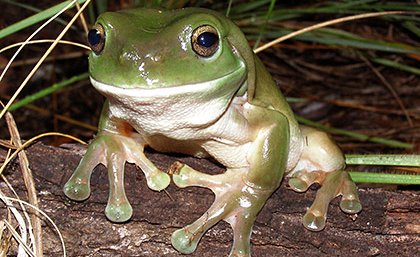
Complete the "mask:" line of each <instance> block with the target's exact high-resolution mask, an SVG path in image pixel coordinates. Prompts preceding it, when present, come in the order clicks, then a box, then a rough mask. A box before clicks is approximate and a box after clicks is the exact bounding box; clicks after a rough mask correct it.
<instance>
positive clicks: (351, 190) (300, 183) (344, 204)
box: [289, 170, 362, 231]
mask: <svg viewBox="0 0 420 257" xmlns="http://www.w3.org/2000/svg"><path fill="white" fill-rule="evenodd" d="M314 183H319V184H321V188H320V189H319V190H318V192H317V194H316V198H315V200H314V202H313V204H312V206H311V207H310V208H309V209H308V210H307V212H306V214H305V215H304V216H303V219H302V223H303V225H304V226H305V227H306V228H307V229H309V230H312V231H320V230H322V229H323V228H324V227H325V221H326V219H327V211H328V206H329V204H330V201H331V200H332V199H333V198H335V197H337V196H339V195H341V196H342V198H341V201H340V208H341V210H342V211H343V212H345V213H349V214H355V213H358V212H360V211H361V209H362V205H361V203H360V200H359V197H358V194H357V187H356V185H355V184H354V182H353V181H352V180H351V178H350V176H349V174H348V173H347V172H346V171H343V170H338V171H333V172H306V171H301V172H298V173H296V174H295V175H294V176H293V177H292V178H290V180H289V186H290V187H291V188H292V189H293V190H294V191H296V192H305V191H306V190H307V189H308V188H309V187H310V186H311V185H312V184H314Z"/></svg>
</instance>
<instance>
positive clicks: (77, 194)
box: [63, 180, 90, 201]
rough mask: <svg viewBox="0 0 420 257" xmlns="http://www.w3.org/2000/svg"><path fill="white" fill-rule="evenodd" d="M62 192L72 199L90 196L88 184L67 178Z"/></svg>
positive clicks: (84, 198) (83, 198) (77, 199)
mask: <svg viewBox="0 0 420 257" xmlns="http://www.w3.org/2000/svg"><path fill="white" fill-rule="evenodd" d="M63 191H64V194H65V195H66V196H67V197H68V198H70V199H72V200H74V201H84V200H86V199H88V198H89V196H90V186H89V184H85V183H78V182H77V181H74V180H69V181H67V183H66V184H65V185H64V189H63Z"/></svg>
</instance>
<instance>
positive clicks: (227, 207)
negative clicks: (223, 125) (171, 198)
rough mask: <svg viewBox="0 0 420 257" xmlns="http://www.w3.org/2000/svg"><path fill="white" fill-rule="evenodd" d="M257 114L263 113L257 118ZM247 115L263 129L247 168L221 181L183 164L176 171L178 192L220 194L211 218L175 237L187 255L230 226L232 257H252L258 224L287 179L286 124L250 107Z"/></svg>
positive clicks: (278, 116)
mask: <svg viewBox="0 0 420 257" xmlns="http://www.w3.org/2000/svg"><path fill="white" fill-rule="evenodd" d="M256 109H258V110H259V112H254V111H255V110H256ZM254 113H255V115H254ZM257 113H258V114H257ZM245 115H246V118H247V119H248V121H249V122H250V123H251V124H258V128H255V129H256V131H257V133H256V138H255V140H254V141H253V143H252V144H251V149H250V151H249V152H248V156H247V160H248V162H249V166H248V167H242V168H229V167H228V168H227V170H226V172H225V173H224V174H220V175H207V174H203V173H201V172H198V171H195V170H193V169H192V168H190V167H188V166H187V165H183V164H180V163H175V164H174V165H173V166H172V167H171V170H172V172H173V173H174V175H173V179H174V182H175V184H176V185H178V186H179V187H187V186H201V187H207V188H209V189H211V190H212V191H213V193H214V194H215V201H214V203H213V204H212V206H211V207H210V208H209V209H208V211H207V212H206V213H204V214H203V215H202V216H201V217H200V218H199V219H198V220H197V221H195V222H194V223H192V224H190V225H188V226H186V227H184V228H182V229H179V230H177V231H175V232H174V233H173V235H172V244H173V246H174V247H175V248H176V249H177V250H178V251H180V252H182V253H192V252H193V251H194V250H195V249H196V247H197V244H198V242H199V241H200V239H201V237H202V236H203V235H204V233H206V231H207V230H208V229H209V228H211V227H212V226H213V225H215V224H216V223H218V222H219V221H220V220H225V221H226V222H228V223H229V224H230V225H231V226H232V229H233V234H234V242H233V246H232V250H231V253H230V256H250V236H251V232H252V226H253V224H254V221H255V219H256V217H257V215H258V213H259V211H260V210H261V208H262V207H263V206H264V204H265V202H266V200H267V198H268V197H269V196H270V195H271V194H272V193H273V191H274V190H275V189H276V188H277V187H278V186H279V185H280V182H281V180H282V177H283V173H284V170H285V166H286V162H287V150H288V144H289V133H288V122H287V119H286V118H285V117H284V116H283V115H282V114H280V113H278V112H276V111H272V110H267V109H263V108H260V107H257V106H249V110H248V112H247V113H245ZM256 126H257V125H256Z"/></svg>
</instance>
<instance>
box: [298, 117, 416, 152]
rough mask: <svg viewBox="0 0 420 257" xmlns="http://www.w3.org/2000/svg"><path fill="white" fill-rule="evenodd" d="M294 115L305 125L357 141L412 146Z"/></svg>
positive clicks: (399, 146)
mask: <svg viewBox="0 0 420 257" xmlns="http://www.w3.org/2000/svg"><path fill="white" fill-rule="evenodd" d="M295 117H296V119H297V120H298V121H299V122H300V123H302V124H305V125H308V126H311V127H314V128H318V129H320V130H323V131H326V132H328V133H331V134H336V135H343V136H347V137H350V138H354V139H357V140H359V141H367V142H372V143H377V144H382V145H386V146H391V147H396V148H405V149H411V148H413V145H412V144H408V143H404V142H400V141H397V140H392V139H386V138H381V137H370V136H367V135H363V134H360V133H356V132H352V131H347V130H344V129H338V128H332V127H328V126H325V125H322V124H320V123H317V122H314V121H311V120H308V119H305V118H303V117H301V116H298V115H296V116H295Z"/></svg>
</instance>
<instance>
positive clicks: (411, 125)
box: [360, 54, 414, 127]
mask: <svg viewBox="0 0 420 257" xmlns="http://www.w3.org/2000/svg"><path fill="white" fill-rule="evenodd" d="M360 58H361V59H362V61H363V62H364V63H366V65H367V66H369V68H370V69H371V70H372V71H373V73H374V74H375V75H376V77H378V79H379V80H380V81H381V82H382V83H383V84H384V85H385V87H386V88H387V89H388V90H389V91H390V92H391V94H392V96H393V97H394V98H395V100H396V101H397V103H398V105H399V106H400V108H401V110H402V111H403V112H404V115H405V117H406V119H407V122H408V124H409V125H410V127H413V126H414V124H413V121H412V120H411V117H410V114H409V113H408V111H407V109H406V108H405V106H404V103H403V102H402V100H401V98H400V97H399V96H398V94H397V92H396V91H395V89H394V87H393V86H392V85H391V84H390V83H389V82H388V81H387V80H386V79H385V77H384V76H383V75H382V74H381V73H380V72H379V71H378V69H376V68H375V67H374V66H373V65H372V63H371V62H370V61H369V60H368V59H367V58H366V57H364V56H363V55H361V54H360Z"/></svg>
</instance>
